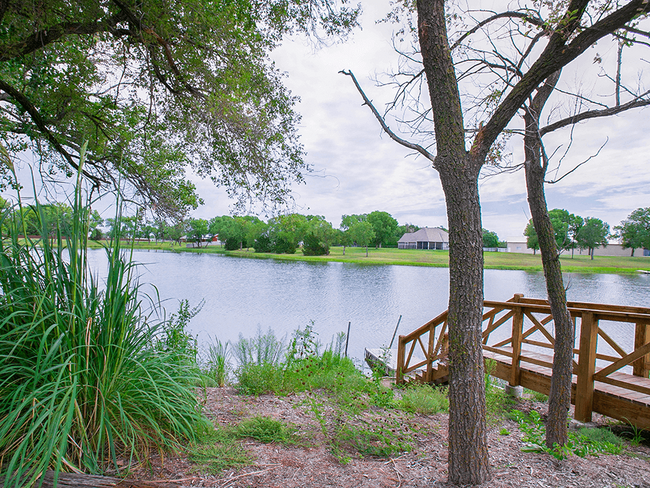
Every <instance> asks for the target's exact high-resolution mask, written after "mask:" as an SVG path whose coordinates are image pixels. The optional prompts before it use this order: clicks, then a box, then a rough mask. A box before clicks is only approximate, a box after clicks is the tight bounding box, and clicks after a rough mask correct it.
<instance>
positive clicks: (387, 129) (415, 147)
mask: <svg viewBox="0 0 650 488" xmlns="http://www.w3.org/2000/svg"><path fill="white" fill-rule="evenodd" d="M339 73H341V74H343V75H346V76H349V77H350V78H352V81H353V82H354V85H355V86H356V87H357V90H358V91H359V93H360V94H361V97H362V98H363V103H364V105H368V107H369V108H370V110H371V111H372V113H373V114H374V116H375V118H376V119H377V121H378V122H379V124H380V125H381V128H382V129H384V131H385V132H386V134H388V136H389V137H390V138H391V139H392V140H394V141H395V142H397V143H399V144H401V145H402V146H404V147H407V148H409V149H413V150H414V151H417V152H419V153H420V154H422V155H423V156H424V157H425V158H427V159H428V160H430V161H433V160H434V159H435V156H433V155H432V154H431V153H430V152H429V151H427V150H426V149H425V148H423V147H422V146H420V145H419V144H413V143H412V142H409V141H407V140H405V139H402V138H401V137H399V136H398V135H397V134H395V132H393V131H392V129H391V128H390V127H389V126H388V124H386V121H385V120H384V118H383V117H382V116H381V115H380V114H379V112H378V111H377V109H376V108H375V106H374V105H373V104H372V102H371V101H370V100H369V99H368V97H367V96H366V94H365V92H364V91H363V89H362V88H361V86H360V85H359V82H358V81H357V79H356V77H355V76H354V74H353V73H352V71H349V70H348V71H345V70H341V71H339Z"/></svg>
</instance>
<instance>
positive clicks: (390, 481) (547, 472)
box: [133, 388, 650, 488]
mask: <svg viewBox="0 0 650 488" xmlns="http://www.w3.org/2000/svg"><path fill="white" fill-rule="evenodd" d="M201 398H202V399H203V400H204V404H205V408H206V411H207V412H208V415H209V416H210V417H211V418H212V420H214V421H215V422H216V423H220V424H222V425H229V424H230V425H232V424H234V423H238V422H240V421H241V420H242V419H244V418H247V417H253V416H258V415H259V416H269V417H273V418H276V419H281V420H283V421H285V422H289V423H291V424H293V425H295V426H296V427H297V428H298V429H299V430H298V431H299V432H300V433H302V434H303V435H305V436H306V437H307V438H308V439H309V441H308V442H307V443H306V444H305V445H303V446H299V447H296V446H289V447H287V446H283V445H279V444H273V443H272V444H263V443H261V442H257V441H254V440H245V441H243V446H244V447H245V449H246V450H247V451H248V452H249V453H250V454H251V455H252V457H253V459H254V464H252V465H250V466H246V467H244V468H241V469H237V470H235V469H230V470H226V471H224V472H222V473H220V474H219V475H218V476H214V475H208V474H202V473H200V472H197V470H196V467H195V466H194V465H193V464H192V463H190V462H189V461H188V459H187V458H186V457H184V456H182V455H176V456H171V455H170V456H166V457H164V458H160V457H157V458H152V459H151V463H150V464H149V465H148V466H147V467H146V469H145V468H141V469H139V470H136V471H134V472H133V476H134V477H136V478H138V477H139V478H141V479H148V480H156V481H166V482H169V481H174V482H177V483H179V484H181V485H182V486H184V487H190V486H210V487H232V488H235V487H265V488H272V487H278V488H291V487H373V488H381V487H396V488H399V487H425V486H426V487H432V486H435V487H447V486H451V485H449V484H447V426H448V418H447V415H446V414H437V415H414V414H409V415H406V414H405V415H403V416H402V417H400V422H401V425H402V426H403V427H404V428H411V429H412V430H411V433H412V434H411V435H412V437H413V439H414V446H413V447H414V448H413V449H412V450H411V451H409V452H407V453H402V454H400V455H395V456H394V457H391V458H378V457H361V456H358V455H356V456H350V458H349V460H348V462H344V463H342V462H340V461H339V459H337V457H335V456H334V455H333V454H332V453H331V452H330V449H329V447H328V442H327V439H326V438H325V436H324V435H323V433H322V432H321V429H320V427H319V424H318V422H317V420H316V419H315V417H314V415H313V414H312V413H311V412H310V411H309V409H308V408H306V407H305V398H304V395H291V396H287V397H276V396H272V395H263V396H260V397H257V398H256V397H249V396H242V395H238V394H237V393H236V391H235V390H234V389H232V388H212V389H208V390H207V392H206V393H205V396H204V394H203V392H202V393H201ZM520 409H522V410H526V409H529V410H530V409H536V410H538V411H539V413H540V414H541V415H542V416H544V415H545V414H546V405H545V404H543V403H534V402H532V401H525V402H524V403H522V405H521V406H520ZM397 415H401V414H397ZM595 420H596V422H597V423H599V424H606V423H608V422H609V419H606V418H602V417H598V416H597V418H596V419H595ZM506 431H507V432H508V433H509V434H507V435H505V432H506ZM521 437H522V434H521V432H520V431H519V429H518V427H517V424H516V423H515V422H513V421H511V420H502V421H501V420H500V421H499V422H498V423H495V424H493V425H491V426H490V431H489V434H488V440H489V449H490V465H491V469H492V479H491V481H489V482H488V483H486V484H485V485H483V486H486V487H494V488H502V487H503V488H505V487H513V488H528V487H535V488H539V487H597V488H603V487H612V488H614V487H616V488H621V487H629V488H632V487H634V488H650V448H649V447H648V446H647V445H644V444H641V445H637V446H634V445H632V444H629V443H626V448H625V451H624V453H622V454H619V455H608V454H601V455H599V456H598V457H596V456H592V457H588V458H580V457H578V456H572V457H569V458H568V459H565V460H556V459H555V458H553V457H552V456H550V455H548V454H543V453H535V452H522V450H521V448H522V447H523V443H522V441H521Z"/></svg>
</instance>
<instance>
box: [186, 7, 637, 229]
mask: <svg viewBox="0 0 650 488" xmlns="http://www.w3.org/2000/svg"><path fill="white" fill-rule="evenodd" d="M387 11H388V2H385V1H383V0H375V1H373V2H365V4H364V14H363V16H362V29H361V30H356V31H355V32H354V33H353V34H352V35H351V36H350V39H348V41H347V42H344V43H338V44H334V45H331V46H328V47H321V48H319V49H315V48H314V47H313V44H310V43H309V42H307V41H306V40H305V39H303V38H294V39H290V40H288V41H285V42H284V43H283V45H282V46H281V48H279V49H278V50H276V51H274V52H273V54H272V58H273V59H274V61H275V62H276V65H277V67H278V68H279V69H280V70H281V71H283V72H285V73H286V78H285V84H286V86H287V87H288V88H289V89H290V90H291V91H292V93H293V94H294V95H296V96H298V97H300V100H301V101H300V103H299V104H298V106H297V110H298V111H299V112H300V113H301V115H302V121H301V125H300V127H299V133H300V134H301V141H302V144H303V145H304V147H305V150H306V152H307V157H306V160H307V162H308V163H309V164H310V165H312V166H313V168H314V172H313V173H312V174H308V175H307V176H306V184H303V185H299V186H294V191H293V196H294V198H295V208H294V209H293V210H295V211H297V212H299V213H303V214H316V215H324V216H325V218H326V219H327V220H328V221H330V222H331V223H332V224H333V225H334V227H338V226H339V224H340V221H341V216H342V215H345V214H361V213H369V212H372V211H374V210H381V211H386V212H388V213H390V214H391V215H392V216H393V217H394V218H396V219H397V220H398V221H399V222H400V224H405V223H412V224H416V225H419V226H421V227H423V226H429V227H435V226H446V225H447V218H446V208H445V201H444V194H443V191H442V186H441V184H440V180H439V178H438V174H437V172H436V171H435V170H434V169H433V168H432V166H431V164H430V162H429V161H428V160H426V159H425V158H424V157H422V156H418V155H415V154H414V153H413V151H411V150H409V149H406V148H404V147H402V146H400V145H399V144H397V143H395V142H393V141H392V140H390V139H389V138H388V136H387V135H386V134H384V133H382V131H381V129H380V127H379V124H378V123H377V121H376V120H375V118H374V117H373V115H372V114H371V112H370V110H369V109H368V108H367V107H365V106H362V100H361V98H360V95H359V94H358V92H357V91H356V89H355V87H354V85H353V83H352V81H351V79H350V78H349V77H346V76H344V75H341V74H339V71H340V70H343V69H345V70H352V71H353V72H354V73H355V75H356V77H357V79H358V80H359V82H360V83H361V85H362V86H363V88H364V90H366V92H367V93H368V94H369V96H370V98H371V99H372V100H373V103H375V104H376V106H377V107H378V108H379V109H380V110H382V109H383V107H384V104H385V103H387V102H389V101H390V100H392V96H393V93H392V91H391V90H390V89H387V88H379V87H377V86H376V82H375V81H374V80H375V79H376V78H377V77H381V76H382V75H384V74H385V73H388V72H390V71H391V70H394V69H396V68H397V66H398V62H399V57H398V55H397V54H396V53H395V51H394V50H393V47H392V44H391V39H392V33H393V31H394V29H395V26H393V25H387V24H377V23H376V20H378V19H380V18H382V17H383V16H384V14H385V12H387ZM615 51H616V47H615V46H612V45H609V44H606V43H603V45H598V46H596V47H595V48H592V50H591V51H590V52H588V53H586V54H585V55H584V56H583V58H584V59H583V60H582V64H581V65H580V66H576V67H574V68H569V69H565V71H564V72H563V75H562V80H561V81H562V82H563V83H564V84H565V85H566V86H580V87H582V89H583V90H590V89H591V90H595V96H596V97H602V98H605V99H609V98H611V93H610V92H611V90H609V88H606V89H603V88H602V87H601V86H600V85H599V84H598V83H599V82H601V81H602V80H599V71H600V67H599V66H598V65H596V64H594V63H593V62H592V59H593V58H594V57H595V54H596V53H598V55H599V56H601V57H606V56H609V57H610V58H611V57H612V56H613V55H615ZM642 68H644V66H643V63H641V64H639V63H638V62H636V63H631V65H630V66H627V69H628V70H629V71H630V72H631V75H632V76H635V75H636V74H638V73H639V70H640V69H642ZM641 81H642V80H641ZM641 81H640V82H641ZM640 82H639V83H640ZM599 90H601V91H602V92H599ZM425 96H426V95H425ZM427 102H428V100H427ZM550 103H551V102H549V106H550ZM393 128H394V129H397V127H396V126H395V125H393ZM649 130H650V109H641V110H638V109H637V110H636V111H634V112H628V113H626V114H623V115H619V116H615V117H609V118H606V119H601V120H597V121H589V122H587V123H583V124H580V125H579V126H577V127H576V128H575V129H574V132H573V142H572V143H571V150H570V151H569V153H568V154H567V155H566V157H565V158H564V160H563V161H562V164H561V167H560V171H559V172H558V173H551V174H552V175H554V176H555V175H557V176H559V175H561V174H563V173H564V172H566V171H568V170H569V169H571V168H573V167H574V166H575V165H577V164H579V163H581V162H583V161H584V160H586V159H588V158H589V157H590V156H594V155H595V154H596V153H598V151H599V149H600V147H601V146H602V145H603V144H605V147H603V148H602V150H600V153H599V154H598V156H597V157H593V158H592V159H590V160H589V161H588V162H587V163H586V164H584V165H583V166H581V167H580V168H578V169H577V170H576V171H575V172H573V173H571V174H570V175H569V176H567V177H565V178H564V179H563V180H561V181H560V182H559V183H556V184H552V185H547V187H546V192H547V202H548V207H549V209H553V208H565V209H567V210H568V211H569V212H571V213H574V214H577V215H581V216H583V217H597V218H600V219H601V220H603V221H606V222H608V223H609V224H610V227H613V226H615V225H618V224H619V223H620V222H621V220H623V219H625V218H626V217H627V216H628V215H629V214H630V213H631V212H632V211H633V210H634V209H636V208H638V207H649V206H650V137H647V134H648V131H649ZM545 142H546V143H547V148H548V150H549V152H550V151H554V150H555V148H557V147H559V148H560V150H559V152H558V153H556V154H558V155H559V154H562V152H563V151H564V149H565V148H566V147H567V145H568V144H569V142H570V138H569V133H568V131H563V132H562V133H561V134H558V135H555V134H554V135H553V137H550V136H547V137H546V138H545ZM508 151H509V152H510V153H511V158H512V160H513V161H514V162H521V161H522V157H523V147H522V143H521V139H520V138H518V137H513V138H511V140H510V142H509V144H508ZM555 161H557V158H555ZM197 186H198V189H199V192H200V194H201V196H202V197H203V198H204V200H205V202H206V203H205V205H204V206H202V207H200V208H199V209H198V210H197V211H195V212H194V213H193V215H194V216H195V217H200V218H211V217H213V216H215V215H222V214H227V213H229V205H230V202H228V200H227V197H226V196H225V194H223V193H222V192H220V191H218V190H215V189H214V187H213V186H212V184H211V183H210V182H209V181H204V182H198V183H197ZM479 188H480V197H481V208H482V219H483V227H484V228H486V229H489V230H491V231H494V232H496V233H497V234H498V235H499V237H500V238H501V239H502V240H505V239H508V238H513V237H517V236H521V235H522V234H523V230H524V228H525V227H526V224H527V222H528V220H529V218H530V211H529V209H528V204H527V200H526V190H525V179H524V174H523V171H519V172H516V173H514V174H501V175H497V176H491V177H487V178H481V180H480V187H479Z"/></svg>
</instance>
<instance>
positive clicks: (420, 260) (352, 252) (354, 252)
mask: <svg viewBox="0 0 650 488" xmlns="http://www.w3.org/2000/svg"><path fill="white" fill-rule="evenodd" d="M133 249H134V250H151V251H164V252H175V253H179V252H189V253H200V254H220V255H224V256H230V257H240V258H248V259H275V260H279V261H303V262H309V263H329V262H340V263H352V264H360V265H366V266H368V265H373V266H386V265H396V266H424V267H439V268H448V267H449V252H448V251H430V250H412V249H395V248H380V249H375V248H368V257H366V251H365V248H360V247H346V248H345V255H343V248H342V247H340V246H334V247H332V248H330V254H329V255H327V256H304V255H303V254H302V252H300V250H298V251H297V252H296V253H295V254H273V253H255V252H254V250H253V249H252V248H250V249H244V250H241V251H226V250H225V249H224V248H223V247H221V246H217V245H210V246H207V247H201V248H191V247H184V246H183V245H181V246H178V245H172V244H171V243H170V242H164V243H153V242H152V243H142V242H138V243H135V245H134V247H133ZM560 261H561V264H562V272H563V273H583V274H584V273H586V274H624V275H644V274H650V257H641V256H635V257H631V256H596V257H595V259H594V260H591V259H590V257H589V256H588V255H580V254H576V255H575V256H574V257H571V255H564V254H563V255H561V256H560ZM483 268H484V269H497V270H499V269H500V270H518V271H532V272H542V271H543V269H542V261H541V256H540V255H539V254H537V255H533V254H520V253H506V252H485V253H484V267H483Z"/></svg>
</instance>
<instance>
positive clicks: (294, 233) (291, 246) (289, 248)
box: [269, 213, 308, 254]
mask: <svg viewBox="0 0 650 488" xmlns="http://www.w3.org/2000/svg"><path fill="white" fill-rule="evenodd" d="M307 226H308V221H307V217H305V216H304V215H300V214H297V213H292V214H287V215H279V216H277V217H274V218H272V219H271V220H269V236H270V238H271V241H272V242H273V252H274V253H277V254H293V253H295V252H296V250H297V249H298V246H299V245H300V242H301V241H302V240H303V239H304V236H305V231H306V230H307Z"/></svg>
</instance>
